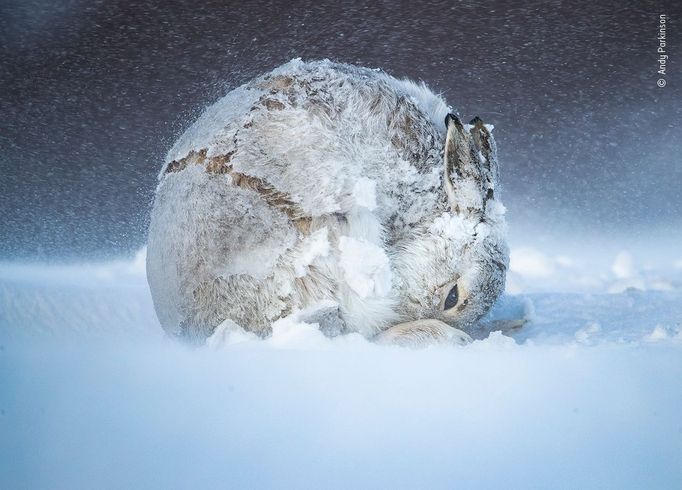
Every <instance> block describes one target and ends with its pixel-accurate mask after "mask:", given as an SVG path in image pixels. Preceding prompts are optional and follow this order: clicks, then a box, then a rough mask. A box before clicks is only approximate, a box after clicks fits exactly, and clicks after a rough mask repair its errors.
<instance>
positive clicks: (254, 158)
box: [147, 60, 508, 345]
mask: <svg viewBox="0 0 682 490" xmlns="http://www.w3.org/2000/svg"><path fill="white" fill-rule="evenodd" d="M491 130H492V128H491V127H489V126H486V125H484V124H483V123H482V122H481V121H480V119H478V118H475V119H474V120H473V121H471V123H470V124H469V125H464V124H462V123H461V122H460V120H459V119H458V117H457V116H455V115H453V114H451V113H450V111H449V110H448V107H447V106H446V105H445V103H444V102H443V100H442V99H441V98H440V97H438V96H436V95H434V94H433V93H432V92H431V91H430V90H429V89H428V88H426V86H424V85H423V84H421V85H417V84H415V83H413V82H410V81H407V80H397V79H395V78H393V77H391V76H389V75H387V74H385V73H383V72H381V71H377V70H370V69H366V68H360V67H356V66H351V65H346V64H339V63H333V62H330V61H327V60H325V61H315V62H302V61H300V60H293V61H291V62H289V63H287V64H285V65H283V66H281V67H279V68H277V69H276V70H274V71H272V72H270V73H268V74H266V75H264V76H262V77H260V78H258V79H256V80H253V81H251V82H249V83H247V84H245V85H243V86H241V87H239V88H237V89H235V90H233V91H231V92H230V93H228V94H227V95H226V96H225V97H223V98H222V99H220V100H219V101H218V102H217V103H215V104H214V105H212V106H210V107H209V108H207V109H206V110H205V112H204V113H203V114H202V115H201V117H199V119H198V120H197V121H196V122H195V123H194V124H193V125H192V126H191V127H190V128H189V129H188V130H187V131H186V132H185V133H184V134H183V135H182V137H180V139H179V140H178V141H177V143H176V144H175V145H174V146H173V148H172V149H171V150H170V152H169V154H168V157H167V163H166V164H165V165H164V167H163V169H162V171H161V174H160V177H159V185H158V188H157V192H156V197H155V200H154V206H153V210H152V215H151V224H150V228H149V241H148V254H147V273H148V280H149V285H150V288H151V292H152V296H153V299H154V305H155V308H156V312H157V315H158V317H159V320H160V322H161V325H162V326H163V328H164V329H165V330H166V331H167V332H168V333H170V334H172V335H174V336H177V337H181V338H184V339H188V340H191V341H194V342H196V341H203V340H205V339H206V338H207V337H209V336H210V335H211V334H212V333H213V331H214V329H215V328H216V326H218V325H219V324H221V323H222V322H223V321H225V320H231V321H232V322H235V323H236V324H238V325H240V326H241V327H242V328H243V329H245V330H247V331H250V332H254V333H256V334H257V335H259V336H261V337H266V336H268V335H269V334H270V332H271V323H272V322H273V321H275V320H277V319H279V318H281V317H283V316H286V315H288V314H291V313H293V312H296V311H299V310H309V311H311V312H312V313H311V314H310V319H309V321H310V322H316V323H318V324H319V325H320V329H321V330H322V331H323V332H324V333H326V334H327V335H330V336H334V335H339V334H343V333H348V332H359V333H361V334H363V335H364V336H365V337H367V338H370V339H374V340H376V341H377V342H381V343H396V344H401V345H414V344H424V343H434V342H455V343H465V342H467V341H468V340H470V338H469V336H468V335H467V334H466V333H465V332H466V331H467V330H470V329H471V328H472V327H473V326H474V325H475V323H476V322H477V320H478V319H479V318H481V317H482V316H483V315H484V314H485V313H486V312H487V311H488V310H489V309H490V307H491V306H492V304H493V303H494V302H495V301H496V299H497V298H498V296H499V295H500V294H501V292H502V290H503V289H504V280H505V272H506V269H507V264H508V249H507V246H506V242H505V233H506V226H505V222H504V206H503V205H502V204H501V203H500V201H499V194H498V168H497V159H496V148H495V143H494V140H493V137H492V134H491Z"/></svg>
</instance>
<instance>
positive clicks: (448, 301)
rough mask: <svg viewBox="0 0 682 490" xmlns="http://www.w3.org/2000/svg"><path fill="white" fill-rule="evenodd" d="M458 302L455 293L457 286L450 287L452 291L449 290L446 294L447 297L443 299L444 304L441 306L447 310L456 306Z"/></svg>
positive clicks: (457, 294) (456, 293)
mask: <svg viewBox="0 0 682 490" xmlns="http://www.w3.org/2000/svg"><path fill="white" fill-rule="evenodd" d="M458 300H459V293H458V291H457V284H455V285H454V286H452V289H450V292H449V293H448V297H447V298H445V304H444V305H443V309H444V310H449V309H450V308H453V307H455V306H457V301H458Z"/></svg>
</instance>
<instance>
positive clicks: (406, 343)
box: [374, 319, 472, 348]
mask: <svg viewBox="0 0 682 490" xmlns="http://www.w3.org/2000/svg"><path fill="white" fill-rule="evenodd" d="M374 341H375V342H376V343H378V344H384V345H399V346H402V347H412V348H422V347H427V346H429V345H434V344H451V345H466V344H468V343H470V342H471V341H472V339H471V337H470V336H469V335H468V334H466V333H465V332H463V331H461V330H458V329H456V328H453V327H451V326H450V325H448V324H447V323H444V322H441V321H440V320H435V319H427V320H416V321H413V322H405V323H399V324H398V325H394V326H393V327H391V328H389V329H388V330H384V331H383V332H381V333H380V334H378V335H377V336H376V337H375V338H374Z"/></svg>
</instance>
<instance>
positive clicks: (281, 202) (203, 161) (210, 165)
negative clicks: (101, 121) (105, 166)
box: [166, 148, 310, 234]
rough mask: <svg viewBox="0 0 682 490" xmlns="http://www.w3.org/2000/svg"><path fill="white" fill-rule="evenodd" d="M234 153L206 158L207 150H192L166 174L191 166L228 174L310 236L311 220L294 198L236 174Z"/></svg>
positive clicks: (269, 185) (237, 183) (173, 163)
mask: <svg viewBox="0 0 682 490" xmlns="http://www.w3.org/2000/svg"><path fill="white" fill-rule="evenodd" d="M234 153H235V152H230V153H227V154H225V155H217V156H214V157H206V154H207V149H206V148H203V149H201V150H199V151H194V150H192V151H190V152H189V154H188V155H187V156H186V157H184V158H181V159H180V160H173V161H172V162H170V163H169V164H168V167H167V168H166V173H173V172H180V171H181V170H184V169H185V168H187V167H188V166H190V165H201V166H203V167H204V168H205V169H206V172H208V173H210V174H227V175H229V176H230V177H232V183H233V184H234V185H235V186H237V187H241V188H242V189H250V190H252V191H255V192H257V193H258V194H259V195H260V196H261V198H262V199H263V200H264V201H265V202H266V203H268V205H270V206H271V207H273V208H276V209H279V210H280V211H282V212H283V213H285V214H286V215H287V216H288V217H289V219H290V220H291V222H292V224H293V225H294V226H295V227H296V228H297V229H298V230H299V231H301V232H302V233H304V234H308V233H309V232H310V218H309V217H308V216H306V215H305V213H304V212H303V210H302V209H300V208H299V206H298V204H296V202H295V201H294V200H293V198H292V197H291V196H290V195H289V194H287V193H286V192H280V191H278V190H277V189H275V188H274V187H273V186H272V185H271V184H268V183H267V182H265V181H264V180H263V179H260V178H258V177H253V176H251V175H246V174H243V173H240V172H236V171H235V170H234V169H233V168H232V165H231V161H232V156H233V155H234Z"/></svg>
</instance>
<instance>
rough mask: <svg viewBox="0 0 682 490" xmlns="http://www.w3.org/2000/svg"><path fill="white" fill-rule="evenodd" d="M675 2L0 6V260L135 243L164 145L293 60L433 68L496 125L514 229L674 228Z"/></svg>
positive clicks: (78, 253) (3, 0) (74, 0)
mask: <svg viewBox="0 0 682 490" xmlns="http://www.w3.org/2000/svg"><path fill="white" fill-rule="evenodd" d="M681 10H682V9H681V8H680V6H679V4H678V3H677V2H674V1H672V0H670V1H668V2H652V1H636V2H635V1H629V2H616V1H605V2H593V1H584V0H578V1H572V2H564V1H552V2H535V1H518V0H512V1H494V2H471V1H465V2H455V1H448V2H443V1H434V2H414V1H391V2H388V1H374V2H336V1H328V0H324V1H310V0H305V1H287V2H273V1H270V2H249V1H239V2H227V1H206V2H199V1H191V2H189V1H188V2H179V1H162V0H150V1H120V0H112V1H106V2H105V1H85V0H70V1H64V0H61V1H60V0H56V1H47V0H0V44H1V47H0V211H1V213H2V214H1V216H2V217H1V218H0V258H5V259H6V258H20V259H42V260H45V259H59V260H63V259H75V258H84V257H88V258H90V257H102V256H114V255H127V254H129V253H131V251H133V250H136V249H137V248H139V247H140V246H141V245H143V244H144V242H145V232H146V225H147V220H148V214H149V207H150V203H151V200H152V197H153V192H154V188H155V185H156V175H157V173H158V170H159V168H160V165H161V163H162V159H163V157H164V155H165V152H166V151H167V150H168V148H169V147H170V146H171V144H172V143H173V141H174V140H175V138H177V137H178V136H179V135H180V134H181V132H182V131H183V130H184V129H185V128H186V127H187V126H188V125H189V124H190V123H191V122H192V120H193V119H194V118H195V117H197V116H198V115H199V114H200V112H201V111H202V110H203V108H205V107H206V105H208V104H210V103H212V102H214V101H215V100H216V99H218V98H219V97H220V96H221V95H223V94H224V93H226V92H227V91H228V90H229V89H231V88H233V87H236V86H238V85H240V84H242V83H244V82H246V81H248V80H249V79H251V78H252V77H254V76H257V75H259V74H261V73H263V72H265V71H268V70H270V69H272V68H274V67H276V66H278V65H280V64H281V63H284V62H286V61H288V60H289V59H291V58H294V57H302V58H304V59H313V58H330V59H333V60H337V61H344V62H350V63H357V64H360V65H365V66H371V67H380V68H383V69H384V70H386V71H387V72H389V73H390V74H392V75H395V76H398V77H404V76H406V77H410V78H413V79H418V80H424V81H425V82H426V83H427V84H428V85H429V86H430V87H431V88H432V89H434V90H435V91H437V92H440V93H442V94H443V95H444V96H445V98H446V100H447V101H448V103H450V104H452V105H453V106H454V107H456V108H457V109H458V110H459V111H460V112H461V114H462V115H463V116H464V117H470V116H474V115H480V116H481V117H482V118H483V119H484V120H485V121H488V122H491V123H494V124H495V126H496V130H495V134H496V137H497V141H498V146H499V148H500V160H501V165H502V172H503V176H502V178H503V184H504V189H503V192H504V194H503V199H504V201H505V203H506V205H507V207H508V210H509V211H508V217H509V222H510V228H511V234H512V239H513V240H517V241H523V240H540V241H541V240H554V241H558V242H561V241H564V240H577V241H581V240H589V239H594V238H595V237H597V238H598V239H599V240H600V241H601V242H602V243H609V242H611V241H613V242H618V241H622V240H627V239H630V238H632V237H640V238H644V239H645V240H646V239H654V237H670V236H673V237H679V238H680V240H682V233H681V230H682V197H681V193H682V165H681V163H682V158H681V157H680V154H681V152H682V147H681V146H682V129H681V128H682V126H681V124H680V123H681V122H682V117H681V116H682V103H681V102H680V95H682V94H681V93H680V89H679V86H680V83H681V82H682V70H681V69H680V67H682V51H680V49H679V47H680V44H681V43H680V41H681V40H682V32H680V28H679V26H680V23H679V14H680V13H681ZM661 13H665V14H667V15H668V16H669V19H668V22H667V28H668V31H667V32H668V36H669V39H668V49H669V51H670V61H669V64H668V70H669V73H668V75H667V77H666V78H667V81H668V85H667V86H666V87H665V88H662V89H661V88H659V87H657V85H656V80H657V79H658V78H659V75H658V74H657V68H658V65H657V58H658V54H657V53H656V48H657V47H658V40H657V35H658V24H659V22H658V16H659V14H661Z"/></svg>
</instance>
